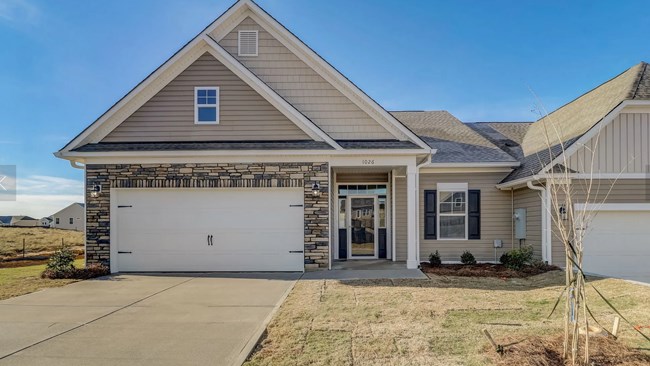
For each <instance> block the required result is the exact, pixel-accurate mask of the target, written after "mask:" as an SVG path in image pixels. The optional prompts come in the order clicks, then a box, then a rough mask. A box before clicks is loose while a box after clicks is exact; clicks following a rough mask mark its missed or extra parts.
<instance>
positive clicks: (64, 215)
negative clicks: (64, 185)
mask: <svg viewBox="0 0 650 366" xmlns="http://www.w3.org/2000/svg"><path fill="white" fill-rule="evenodd" d="M51 217H52V222H51V223H50V227H52V228H57V229H66V230H77V231H83V229H84V221H85V211H84V204H83V203H79V202H75V203H73V204H71V205H70V206H68V207H66V208H64V209H63V210H61V211H59V212H57V213H55V214H54V215H52V216H51Z"/></svg>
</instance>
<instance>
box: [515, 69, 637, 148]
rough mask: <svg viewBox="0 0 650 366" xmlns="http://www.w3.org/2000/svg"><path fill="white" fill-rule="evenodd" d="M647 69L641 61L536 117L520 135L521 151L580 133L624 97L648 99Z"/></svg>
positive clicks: (573, 136)
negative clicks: (522, 135) (521, 141)
mask: <svg viewBox="0 0 650 366" xmlns="http://www.w3.org/2000/svg"><path fill="white" fill-rule="evenodd" d="M647 72H648V70H647V64H646V63H645V62H641V63H639V64H637V65H635V66H632V67H631V68H629V69H627V70H626V71H624V72H623V73H621V74H619V75H618V76H616V77H614V78H613V79H610V80H608V81H606V82H605V83H603V84H601V85H599V86H598V87H596V88H594V89H592V90H590V91H589V92H587V93H585V94H583V95H581V96H580V97H578V98H576V99H574V100H573V101H571V102H569V103H567V104H565V105H563V106H562V107H560V108H558V109H556V110H555V111H553V112H551V113H549V114H548V115H547V116H544V117H542V118H540V119H539V120H537V121H536V122H535V123H533V124H532V126H530V128H529V129H528V132H527V133H526V136H525V137H524V140H523V143H522V148H523V150H524V154H525V155H526V156H528V155H530V154H533V153H536V152H539V151H541V150H544V149H547V148H548V146H549V145H550V146H554V145H556V144H559V143H562V142H566V141H569V140H571V139H574V138H576V137H579V136H582V135H583V134H584V133H585V132H587V131H588V130H589V129H591V128H592V127H593V126H594V125H596V123H598V122H599V121H600V120H602V119H603V118H604V117H605V116H606V115H607V114H609V112H611V111H612V110H613V109H614V108H615V107H616V106H618V105H619V104H620V103H621V102H623V101H624V100H630V99H648V98H649V97H650V81H649V80H648V79H649V78H650V76H648V75H646V73H647ZM641 81H643V83H641ZM646 84H647V85H646ZM547 136H548V140H547Z"/></svg>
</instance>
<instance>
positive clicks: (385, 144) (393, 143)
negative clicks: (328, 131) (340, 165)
mask: <svg viewBox="0 0 650 366" xmlns="http://www.w3.org/2000/svg"><path fill="white" fill-rule="evenodd" d="M336 142H337V143H338V144H339V145H341V147H342V148H344V149H419V148H420V147H419V146H418V145H416V144H414V143H412V142H410V141H399V140H337V141H336Z"/></svg>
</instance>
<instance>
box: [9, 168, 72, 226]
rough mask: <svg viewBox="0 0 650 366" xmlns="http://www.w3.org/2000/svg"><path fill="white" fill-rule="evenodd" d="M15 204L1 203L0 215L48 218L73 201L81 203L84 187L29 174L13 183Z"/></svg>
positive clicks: (67, 180)
mask: <svg viewBox="0 0 650 366" xmlns="http://www.w3.org/2000/svg"><path fill="white" fill-rule="evenodd" d="M16 184H17V195H16V200H15V201H0V215H29V216H33V217H37V218H41V217H43V216H50V215H52V214H53V213H55V212H57V211H59V210H61V209H63V208H65V207H66V206H68V205H70V204H71V203H73V202H83V200H84V197H83V188H84V184H83V181H81V180H74V179H68V178H61V177H53V176H46V175H32V176H29V177H27V178H24V179H21V178H18V179H17V180H16Z"/></svg>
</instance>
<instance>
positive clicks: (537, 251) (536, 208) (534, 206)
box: [508, 188, 542, 260]
mask: <svg viewBox="0 0 650 366" xmlns="http://www.w3.org/2000/svg"><path fill="white" fill-rule="evenodd" d="M513 195H514V203H513V205H514V208H515V209H518V208H525V209H526V240H525V241H524V242H523V244H525V245H531V246H532V247H533V253H534V255H535V258H536V259H540V260H541V259H542V196H541V195H540V192H539V191H536V190H533V189H528V188H522V189H518V190H516V191H514V192H513ZM514 241H515V242H514V247H515V248H518V247H519V245H518V244H519V243H518V242H519V240H518V239H514ZM511 248H512V247H511ZM511 248H508V249H511Z"/></svg>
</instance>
